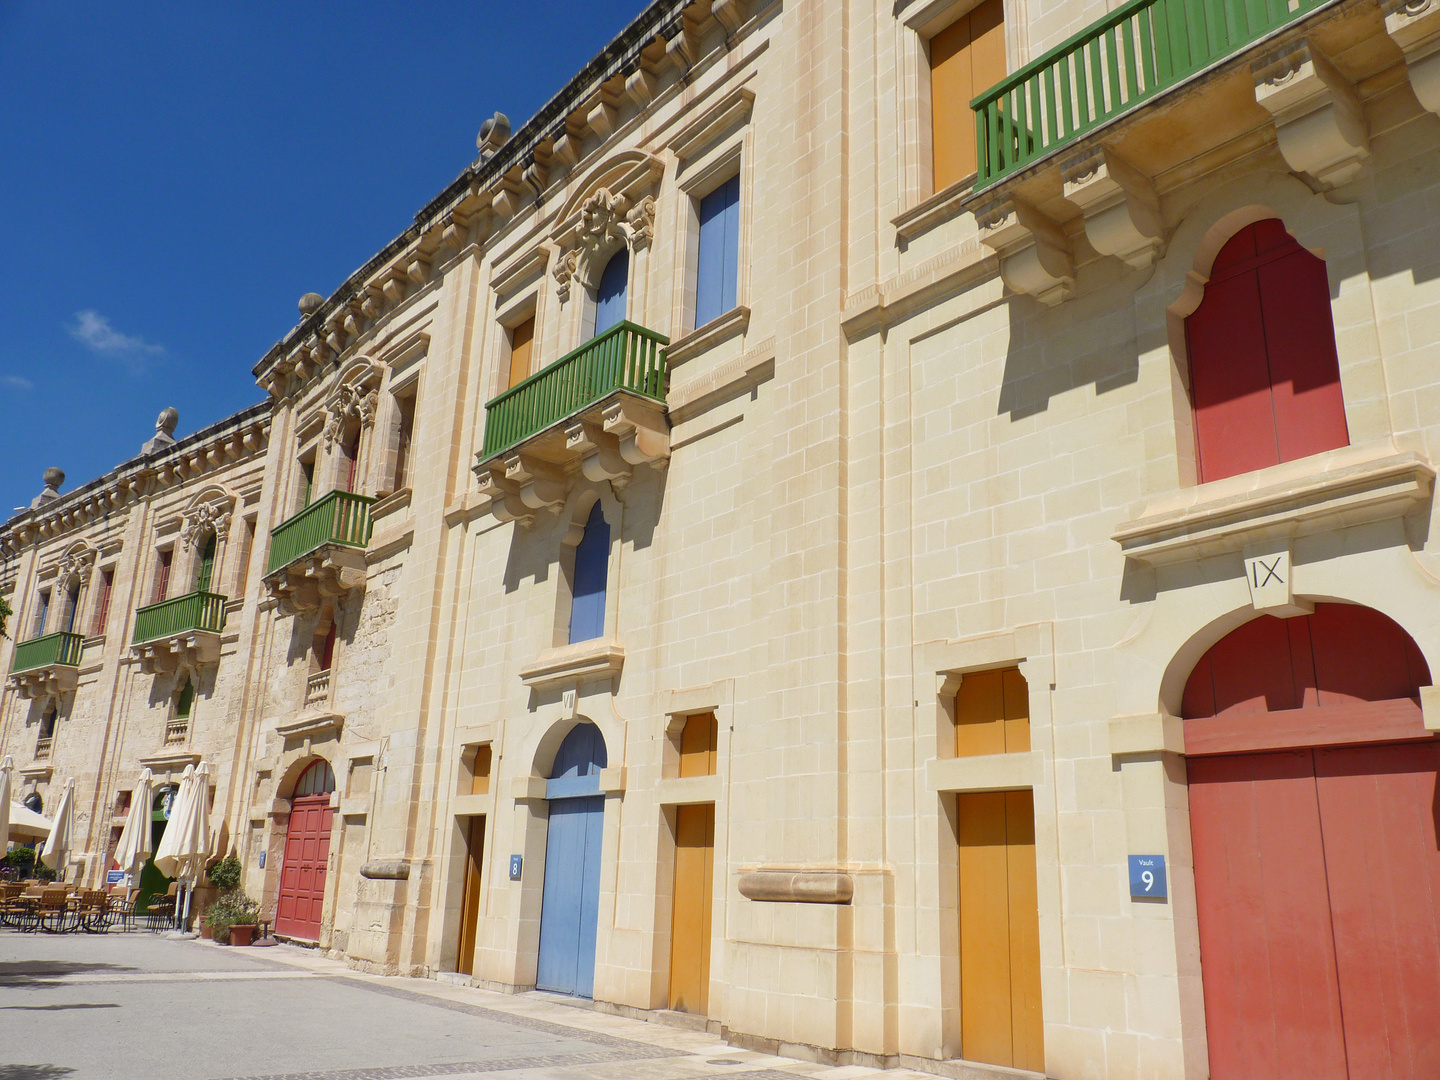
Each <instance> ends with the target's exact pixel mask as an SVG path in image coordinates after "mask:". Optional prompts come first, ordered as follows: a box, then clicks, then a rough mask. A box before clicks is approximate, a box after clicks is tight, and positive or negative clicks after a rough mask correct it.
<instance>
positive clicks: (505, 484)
mask: <svg viewBox="0 0 1440 1080" xmlns="http://www.w3.org/2000/svg"><path fill="white" fill-rule="evenodd" d="M475 477H476V479H477V481H478V483H477V486H476V495H477V496H478V497H479V498H480V500H481V501H484V500H489V510H490V512H491V513H492V514H494V515H495V517H496V519H497V520H499V521H502V522H505V521H518V522H519V523H520V524H521V525H522V526H524V527H526V528H529V527H530V525H532V524H533V523H534V521H535V511H533V510H531V509H530V508H529V507H528V506H526V505H525V503H524V502H523V501H522V500H521V498H520V486H519V485H518V484H515V483H513V482H511V481H510V480H509V479H508V478H507V477H506V475H505V463H504V462H503V461H501V460H498V459H497V460H494V461H486V462H482V463H481V464H479V465H476V466H475Z"/></svg>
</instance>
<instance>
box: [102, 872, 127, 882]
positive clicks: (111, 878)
mask: <svg viewBox="0 0 1440 1080" xmlns="http://www.w3.org/2000/svg"><path fill="white" fill-rule="evenodd" d="M124 880H125V871H124V870H106V871H105V884H106V885H119V884H120V882H122V881H124Z"/></svg>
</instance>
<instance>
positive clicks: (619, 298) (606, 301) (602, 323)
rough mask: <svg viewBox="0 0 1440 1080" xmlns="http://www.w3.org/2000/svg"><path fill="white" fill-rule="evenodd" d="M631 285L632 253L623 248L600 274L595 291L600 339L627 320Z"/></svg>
mask: <svg viewBox="0 0 1440 1080" xmlns="http://www.w3.org/2000/svg"><path fill="white" fill-rule="evenodd" d="M629 283H630V252H628V251H627V250H625V249H624V248H621V249H620V250H619V251H617V252H616V253H615V254H614V255H612V256H610V261H609V262H608V263H606V264H605V269H604V270H603V271H602V272H601V274H600V285H599V287H598V288H596V290H595V335H596V336H597V337H598V336H599V335H600V334H603V333H604V332H605V331H606V330H609V329H610V328H611V327H612V326H614V325H615V324H616V323H619V322H622V321H623V320H624V318H625V299H626V297H625V293H626V289H627V288H628V286H629Z"/></svg>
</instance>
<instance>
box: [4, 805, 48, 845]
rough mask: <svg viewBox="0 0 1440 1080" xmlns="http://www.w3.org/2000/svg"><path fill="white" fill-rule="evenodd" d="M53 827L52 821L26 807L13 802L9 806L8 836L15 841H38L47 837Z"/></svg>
mask: <svg viewBox="0 0 1440 1080" xmlns="http://www.w3.org/2000/svg"><path fill="white" fill-rule="evenodd" d="M54 827H55V823H54V822H53V821H51V820H50V819H49V818H47V817H43V816H42V815H40V814H37V813H36V812H35V811H34V810H31V809H30V808H29V807H28V806H21V805H20V804H19V803H13V802H12V803H11V804H10V835H11V836H12V837H13V838H15V839H16V840H18V839H20V838H21V837H27V838H29V839H32V840H38V839H39V838H40V837H42V836H49V835H50V830H51V829H53V828H54Z"/></svg>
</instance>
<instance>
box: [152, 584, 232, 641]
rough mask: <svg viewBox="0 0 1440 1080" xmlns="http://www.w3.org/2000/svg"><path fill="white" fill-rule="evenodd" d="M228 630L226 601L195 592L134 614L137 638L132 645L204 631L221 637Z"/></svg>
mask: <svg viewBox="0 0 1440 1080" xmlns="http://www.w3.org/2000/svg"><path fill="white" fill-rule="evenodd" d="M224 629H225V597H223V596H220V595H219V594H217V593H213V592H192V593H189V594H187V595H185V596H177V597H175V599H173V600H161V601H160V603H158V604H150V605H149V606H148V607H142V608H137V609H136V610H135V635H134V636H133V637H132V638H131V639H130V644H132V645H143V644H145V642H147V641H154V640H156V639H157V638H164V637H171V636H173V635H175V634H185V633H189V632H190V631H192V630H204V631H206V632H208V633H211V634H218V633H220V631H222V630H224Z"/></svg>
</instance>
